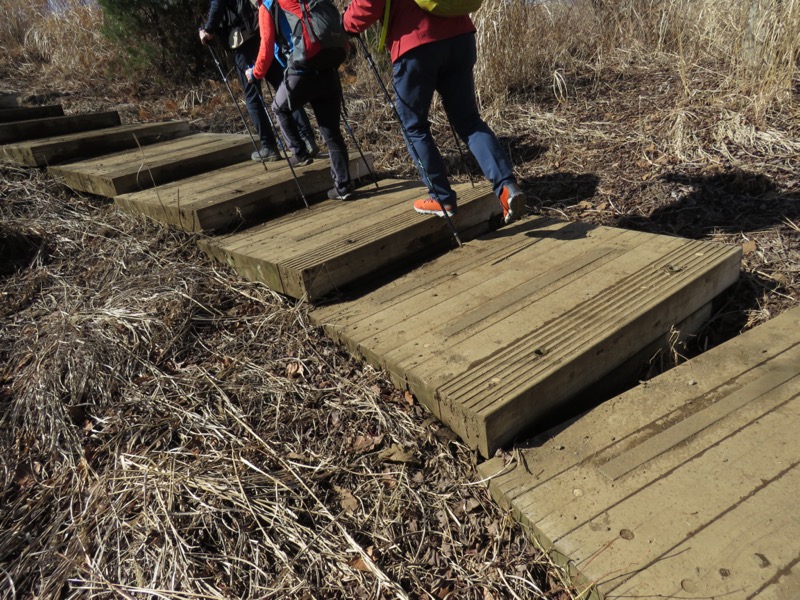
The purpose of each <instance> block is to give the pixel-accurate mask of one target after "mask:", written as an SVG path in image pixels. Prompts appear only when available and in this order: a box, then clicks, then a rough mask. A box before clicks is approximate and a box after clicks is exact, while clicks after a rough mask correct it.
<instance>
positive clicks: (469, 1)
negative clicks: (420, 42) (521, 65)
mask: <svg viewBox="0 0 800 600" xmlns="http://www.w3.org/2000/svg"><path fill="white" fill-rule="evenodd" d="M414 2H416V3H417V6H419V7H420V8H421V9H422V10H425V11H427V12H429V13H431V14H432V15H436V16H437V17H463V16H464V15H468V14H470V13H474V12H475V11H476V10H478V9H479V8H480V7H481V4H483V0H414ZM390 3H391V0H386V7H385V8H384V10H383V24H382V25H381V41H380V44H378V50H383V47H384V45H385V43H386V32H387V31H388V29H389V6H390Z"/></svg>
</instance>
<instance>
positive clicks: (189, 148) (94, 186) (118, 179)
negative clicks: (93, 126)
mask: <svg viewBox="0 0 800 600" xmlns="http://www.w3.org/2000/svg"><path fill="white" fill-rule="evenodd" d="M252 152H253V145H252V141H251V139H250V137H249V136H247V135H241V134H234V133H229V134H222V133H198V134H194V135H189V136H184V137H180V138H178V139H175V140H170V141H167V142H160V143H157V144H150V145H149V146H144V147H142V148H135V149H132V150H127V151H123V152H118V153H116V154H109V155H105V156H101V157H98V158H90V159H86V160H80V161H76V162H72V163H69V164H65V165H58V166H55V167H50V168H49V171H50V173H52V174H53V175H54V176H55V177H56V179H58V180H59V181H61V182H63V183H64V184H65V185H67V186H68V187H71V188H72V189H74V190H79V191H82V192H88V193H90V194H97V195H99V196H106V197H108V198H113V197H114V196H118V195H120V194H124V193H127V192H134V191H139V190H143V189H147V188H150V187H153V186H155V185H161V184H164V183H169V182H170V181H175V180H177V179H182V178H185V177H189V176H191V175H195V174H197V173H203V172H206V171H211V170H214V169H217V168H220V167H227V166H228V165H231V164H234V163H237V162H242V161H245V160H250V154H251V153H252Z"/></svg>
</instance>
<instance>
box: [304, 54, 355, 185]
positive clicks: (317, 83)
mask: <svg viewBox="0 0 800 600" xmlns="http://www.w3.org/2000/svg"><path fill="white" fill-rule="evenodd" d="M309 79H311V78H309ZM309 83H310V85H312V86H313V91H312V92H311V94H310V97H311V108H313V109H314V116H316V117H317V123H318V124H319V131H320V134H322V140H323V141H324V142H325V145H326V146H327V147H328V153H329V154H330V159H331V177H333V183H334V185H335V186H336V189H337V191H339V192H344V191H345V190H348V189H350V188H351V187H352V185H353V184H352V181H350V169H349V166H348V165H349V162H350V158H349V156H348V153H347V145H346V144H345V142H344V136H343V135H342V128H341V121H340V115H341V109H342V101H341V97H340V96H339V82H338V75H337V73H336V71H335V70H334V69H328V70H326V71H320V72H319V74H318V75H317V76H316V77H314V78H313V82H309Z"/></svg>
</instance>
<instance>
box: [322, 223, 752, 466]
mask: <svg viewBox="0 0 800 600" xmlns="http://www.w3.org/2000/svg"><path fill="white" fill-rule="evenodd" d="M740 258H741V251H740V249H739V248H736V247H730V246H723V245H720V244H715V243H709V242H699V241H691V240H683V239H679V238H673V237H667V236H658V235H653V234H647V233H641V232H634V231H626V230H620V229H612V228H608V227H597V226H592V225H587V224H580V223H565V222H561V221H555V220H548V219H544V218H535V219H528V220H525V221H523V222H522V223H519V224H517V225H514V226H511V227H505V228H503V229H500V230H499V231H497V232H495V233H493V234H490V235H486V236H483V237H481V238H479V239H476V240H475V241H473V242H471V243H469V244H467V245H465V247H464V248H462V249H459V250H454V251H452V252H450V253H449V254H447V255H446V256H443V257H441V258H440V259H437V260H435V261H433V262H432V263H430V264H426V265H425V266H423V267H421V268H419V269H417V270H416V271H414V272H412V273H409V274H408V275H406V276H404V277H402V278H400V279H398V280H396V281H393V282H391V283H388V284H387V285H385V286H384V287H382V288H381V289H379V290H377V291H375V292H373V293H371V294H368V295H367V296H364V297H362V298H358V299H355V300H352V301H350V302H346V303H342V304H336V305H331V306H328V307H322V308H320V309H318V310H315V311H314V312H313V313H312V319H313V320H314V321H315V323H317V324H319V325H322V326H323V327H324V328H325V329H326V331H327V332H328V333H329V334H330V335H331V336H333V337H335V338H337V339H339V340H341V341H342V342H343V343H344V344H345V345H347V346H348V348H350V349H351V350H352V351H353V352H354V353H356V354H359V355H363V356H364V357H366V358H367V360H369V361H370V362H372V363H374V364H376V365H377V366H379V367H380V368H384V369H386V370H387V371H388V372H389V373H390V375H391V376H392V378H393V379H394V380H395V381H396V382H397V383H398V384H400V385H404V386H408V387H409V388H410V389H411V391H412V392H413V393H415V394H416V395H417V397H418V398H419V399H420V401H421V402H422V403H423V404H425V405H426V406H427V407H428V408H429V409H430V410H431V411H432V412H433V413H434V414H436V415H437V416H438V417H439V418H440V419H442V420H443V421H444V422H445V423H446V424H447V425H449V426H450V427H451V428H452V429H453V430H454V431H455V432H456V433H457V434H458V435H459V436H460V437H461V438H462V439H463V440H464V441H466V442H467V443H468V444H469V445H470V446H472V447H474V448H477V449H478V450H479V451H480V452H481V454H483V455H484V456H491V455H492V454H493V453H494V452H495V450H496V449H497V448H499V447H501V446H504V445H506V444H508V443H510V442H511V441H513V440H514V439H515V438H516V437H517V436H518V435H520V434H521V433H523V432H524V431H525V430H526V429H527V428H529V427H531V426H532V425H535V424H536V423H537V422H540V421H541V420H542V419H544V418H548V417H551V416H553V415H554V414H557V412H558V411H559V410H560V409H562V408H563V403H565V402H568V401H569V399H570V398H571V397H573V396H574V395H575V394H577V393H578V392H581V391H584V390H586V389H587V388H588V387H589V386H591V385H592V384H593V383H594V382H597V381H599V380H600V379H602V378H603V377H604V376H605V375H606V374H608V373H610V372H611V371H613V370H614V369H615V368H617V367H619V366H620V365H622V364H623V363H625V361H626V360H627V359H629V358H631V357H632V356H633V355H635V354H636V353H637V352H638V351H639V350H641V349H642V348H644V347H645V346H646V345H648V344H649V343H651V342H653V341H654V340H656V339H658V338H660V337H661V336H663V335H664V334H665V333H667V332H669V331H670V328H671V327H672V326H673V325H674V324H677V323H679V322H681V321H683V320H684V319H685V318H687V317H688V316H689V315H691V314H692V313H694V312H695V311H697V310H698V309H700V308H701V307H702V306H704V305H705V304H706V303H708V302H709V301H710V300H711V299H712V298H714V297H715V296H716V295H717V294H719V293H720V292H721V291H723V290H724V289H725V288H727V287H728V286H729V285H731V284H732V283H733V282H734V281H736V279H737V278H738V274H739V263H740Z"/></svg>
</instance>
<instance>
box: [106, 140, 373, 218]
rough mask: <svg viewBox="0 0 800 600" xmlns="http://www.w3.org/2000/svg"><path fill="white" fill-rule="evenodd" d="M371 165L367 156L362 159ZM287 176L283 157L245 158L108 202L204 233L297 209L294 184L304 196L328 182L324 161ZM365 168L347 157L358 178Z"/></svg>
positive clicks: (323, 188) (327, 185) (299, 204)
mask: <svg viewBox="0 0 800 600" xmlns="http://www.w3.org/2000/svg"><path fill="white" fill-rule="evenodd" d="M365 158H366V159H367V161H368V165H369V168H372V156H371V155H367V156H366V157H365ZM295 173H296V175H297V179H298V181H295V180H294V179H293V178H292V174H291V171H290V170H289V167H288V165H287V163H286V161H280V162H274V163H267V170H266V171H265V169H264V165H262V164H261V163H259V162H255V161H250V162H246V163H239V164H235V165H231V166H229V167H225V168H223V169H218V170H215V171H211V172H208V173H202V174H199V175H197V176H195V177H191V178H187V179H183V180H180V181H176V182H172V183H167V184H164V185H161V186H159V187H157V188H154V189H150V190H144V191H141V192H134V193H131V194H122V195H120V196H117V197H116V198H115V199H114V200H115V202H116V203H117V205H119V206H120V207H122V208H124V209H125V210H128V211H130V212H138V213H142V214H146V215H148V216H150V217H152V218H154V219H156V220H158V221H161V222H162V223H168V224H170V225H175V226H177V227H180V228H181V229H185V230H186V231H208V230H217V229H224V228H227V227H230V226H232V225H234V224H239V223H241V222H243V221H249V220H252V219H255V218H260V217H263V216H267V215H279V214H282V213H284V212H286V211H287V210H289V209H296V208H302V207H303V206H304V205H303V203H302V200H301V198H300V195H299V192H298V189H297V186H298V183H299V185H300V186H301V188H302V190H303V193H304V194H305V195H306V197H307V198H309V197H311V196H313V195H314V194H317V193H319V192H322V191H326V190H328V189H329V188H330V187H331V186H332V183H331V175H330V161H329V160H328V159H317V160H315V161H314V162H313V163H312V164H310V165H308V166H305V167H298V168H295ZM368 173H369V169H368V168H367V165H365V164H364V162H363V161H362V160H361V158H360V157H351V159H350V175H351V177H352V178H353V179H359V178H361V177H364V176H366V175H368Z"/></svg>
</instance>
